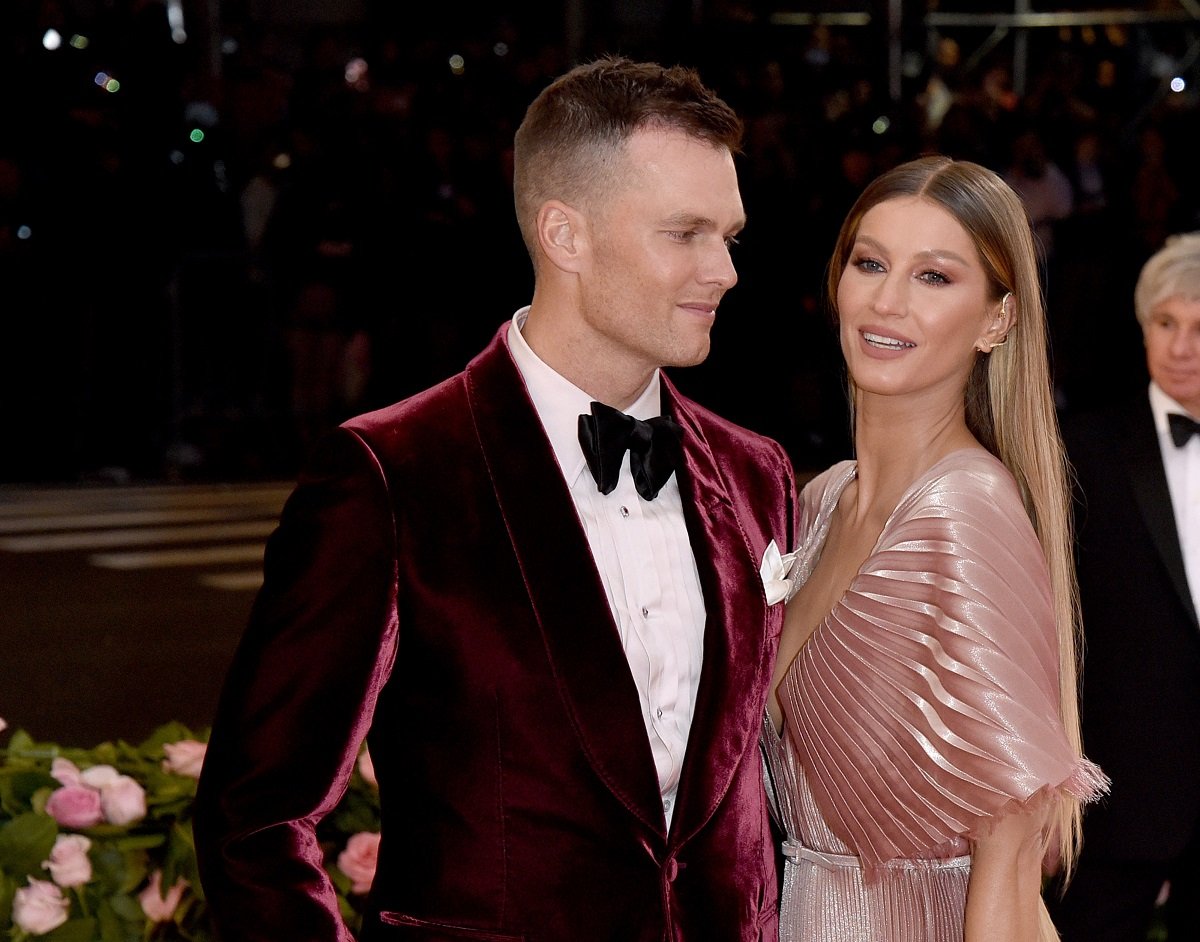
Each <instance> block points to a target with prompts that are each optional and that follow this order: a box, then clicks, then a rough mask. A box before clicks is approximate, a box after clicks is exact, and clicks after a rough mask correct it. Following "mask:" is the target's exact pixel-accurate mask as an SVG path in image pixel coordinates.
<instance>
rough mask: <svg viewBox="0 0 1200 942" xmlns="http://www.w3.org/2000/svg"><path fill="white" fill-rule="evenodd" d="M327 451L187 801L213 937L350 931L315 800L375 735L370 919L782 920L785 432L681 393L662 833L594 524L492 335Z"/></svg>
mask: <svg viewBox="0 0 1200 942" xmlns="http://www.w3.org/2000/svg"><path fill="white" fill-rule="evenodd" d="M506 330H507V325H506V326H505V327H503V328H501V330H500V332H499V334H497V336H496V338H495V340H493V342H492V343H491V344H490V345H489V347H488V348H487V349H486V350H485V351H484V352H483V353H481V354H480V355H479V356H478V357H476V358H475V359H474V360H473V361H472V362H471V363H470V364H469V365H468V367H467V369H466V370H465V371H464V372H463V373H461V374H459V375H458V376H455V377H453V378H452V379H449V380H447V381H446V382H444V383H442V384H441V385H439V386H436V387H434V388H433V389H431V390H428V391H426V392H424V393H421V394H419V395H417V396H415V397H413V398H411V399H408V400H406V401H404V402H401V403H398V404H396V405H393V406H391V407H389V408H387V409H383V410H381V411H379V412H376V413H372V414H369V415H365V416H361V417H359V418H357V419H354V420H352V421H350V422H348V423H346V425H345V426H343V427H342V428H341V429H339V430H338V431H337V432H336V433H335V434H334V435H333V436H332V437H331V439H330V440H329V441H328V442H327V443H326V444H325V445H324V446H323V447H322V448H321V449H320V450H319V452H318V454H317V456H316V458H315V459H314V461H313V462H312V463H311V465H310V466H309V468H308V469H307V470H306V471H305V473H304V474H303V475H302V477H301V479H300V483H299V486H298V487H297V489H296V491H295V492H294V494H293V495H292V496H291V498H290V499H289V500H288V503H287V505H286V507H285V509H284V512H283V516H282V519H281V522H280V526H279V529H278V530H277V532H276V533H275V534H274V535H273V536H272V537H271V540H270V542H269V545H268V548H267V553H266V579H265V583H264V586H263V589H262V591H261V593H260V595H259V597H258V599H257V601H256V603H255V606H254V610H253V614H252V616H251V620H250V625H249V627H248V629H247V632H246V635H245V637H244V639H243V641H242V644H241V646H240V648H239V650H238V652H237V654H236V656H235V659H234V663H233V666H232V668H231V671H230V674H229V677H228V678H227V680H226V684H225V688H224V693H223V695H222V699H221V705H220V708H219V711H218V716H217V719H216V722H215V726H214V730H213V735H212V741H211V743H210V746H209V750H208V754H207V757H206V760H205V766H204V772H203V775H202V778H201V782H200V789H199V795H198V797H197V802H196V820H195V833H196V846H197V851H198V854H199V858H200V865H201V875H202V878H203V886H204V890H205V892H206V894H207V897H208V901H209V904H210V906H211V910H212V913H213V916H214V919H215V921H216V925H217V928H218V931H219V934H220V937H221V938H222V939H223V940H225V942H242V940H247V942H248V940H255V942H282V940H286V942H304V940H335V939H347V938H349V933H348V932H347V930H346V928H345V926H344V925H343V923H342V920H341V919H340V917H339V915H338V911H337V905H336V900H335V897H334V894H333V892H332V889H331V886H330V884H329V881H328V879H327V877H326V874H325V872H324V870H323V869H322V853H321V849H320V848H319V847H318V845H317V842H316V840H315V837H314V827H315V825H316V823H317V821H318V820H319V819H320V818H321V817H322V815H324V814H325V813H327V812H328V811H329V810H330V809H332V808H333V807H334V806H335V805H336V804H337V802H338V801H339V799H340V797H341V796H342V794H343V792H344V790H345V786H346V782H347V779H348V777H349V775H350V772H351V770H352V768H353V766H354V763H355V760H356V754H357V751H358V747H359V744H360V742H361V741H362V739H363V737H364V736H368V742H369V745H370V749H371V755H372V759H373V761H374V765H375V771H376V775H377V777H378V780H379V787H380V800H381V805H382V818H383V823H382V839H381V844H380V851H379V867H378V871H377V874H376V878H375V883H374V887H373V888H372V890H371V893H370V897H369V900H368V912H367V916H366V920H365V923H364V928H363V930H362V937H363V938H364V939H366V940H381V939H397V940H399V939H411V940H427V942H432V940H471V939H476V940H488V942H507V940H517V939H524V940H530V942H568V940H569V942H588V940H613V942H658V940H701V939H704V940H710V939H719V940H722V942H736V940H746V942H750V940H754V942H758V940H760V939H774V938H775V931H776V929H775V926H776V918H777V915H776V905H777V901H776V878H775V865H774V858H775V849H774V840H773V835H772V832H771V829H770V824H769V819H768V814H767V808H766V803H765V799H764V792H763V786H762V783H761V772H760V759H759V752H758V733H759V729H760V726H761V717H762V712H763V707H764V703H765V698H766V691H767V685H768V683H769V679H770V677H771V667H772V662H773V660H774V656H775V650H776V645H777V642H778V638H779V631H780V628H781V625H782V621H783V605H782V604H777V605H773V606H768V605H767V602H766V598H765V595H764V590H763V584H762V580H761V578H760V576H759V573H758V568H759V564H760V561H761V559H762V556H763V551H764V550H765V548H766V546H767V544H768V543H769V542H770V541H771V540H772V539H774V540H775V541H776V542H777V543H778V545H779V546H780V549H781V551H786V550H788V549H790V546H789V545H787V544H788V543H789V542H790V540H791V534H792V533H793V532H794V529H795V521H794V514H795V503H794V501H795V486H794V480H793V477H792V471H791V467H790V465H789V463H788V460H787V458H786V456H785V454H784V453H783V451H782V449H781V448H780V447H779V446H778V445H777V444H775V443H773V442H771V441H768V440H766V439H764V438H761V437H759V436H757V435H753V434H751V433H749V432H747V431H745V430H743V429H740V428H738V427H736V426H734V425H732V424H730V423H728V422H726V421H724V420H722V419H720V418H718V417H716V416H714V415H713V414H711V413H710V412H708V411H706V410H704V409H702V408H700V407H698V406H697V405H695V404H694V403H692V402H690V401H688V400H686V399H685V398H683V397H681V396H680V395H679V394H678V393H677V392H676V390H675V389H674V387H672V386H671V385H670V383H668V382H665V380H664V385H665V390H666V392H665V400H666V402H667V403H668V406H669V409H668V411H669V412H670V414H672V415H673V416H674V417H675V419H676V420H677V421H678V422H679V423H680V424H681V425H682V427H683V430H684V443H683V447H684V454H685V463H686V467H685V468H684V469H683V470H682V471H681V472H680V487H681V489H682V493H683V502H684V508H685V514H686V518H687V526H688V530H689V533H690V534H691V539H692V543H693V546H694V550H695V556H696V561H697V564H698V567H699V571H700V577H701V583H702V586H703V590H704V596H705V603H706V606H707V613H708V617H707V624H706V626H705V652H704V667H703V672H702V675H701V680H700V688H699V692H698V701H697V705H696V710H695V718H694V722H693V725H692V729H691V734H690V739H689V745H688V750H687V755H686V758H685V763H684V767H683V773H682V781H681V784H680V788H679V794H678V797H677V804H676V810H675V814H674V819H673V824H672V827H671V829H670V832H669V833H668V831H667V829H666V826H665V822H664V816H663V810H662V802H661V796H660V794H659V789H658V781H657V777H656V773H655V768H654V761H653V758H652V755H651V751H650V745H649V743H648V741H647V738H646V732H645V727H644V725H643V722H642V719H641V716H640V706H639V700H638V696H637V691H636V688H635V686H634V682H633V678H632V676H631V674H630V671H629V667H628V665H627V662H626V659H625V655H624V652H623V650H622V647H621V642H620V639H619V637H618V634H617V630H616V627H615V625H614V623H613V620H612V616H611V615H610V613H609V608H608V604H607V601H606V598H605V595H604V589H603V587H602V584H601V582H600V578H599V576H598V575H597V572H596V568H595V564H594V563H593V561H592V557H591V555H590V552H589V550H588V544H587V539H586V537H585V536H584V532H583V529H582V526H581V524H580V523H579V520H578V517H577V515H576V513H575V509H574V505H573V503H572V501H571V497H570V494H569V492H568V490H567V487H566V484H565V483H564V481H563V479H562V475H561V474H560V472H559V470H558V466H557V464H556V462H555V459H554V456H553V452H552V451H551V448H550V444H549V442H548V441H547V439H546V437H545V435H544V433H543V431H542V427H541V424H540V423H539V421H538V418H537V416H536V414H535V412H534V410H533V406H532V404H531V403H530V401H529V399H528V397H527V395H526V392H525V389H524V385H523V384H522V382H521V379H520V375H519V373H518V372H517V369H516V367H515V365H514V364H513V362H512V360H511V358H510V356H509V354H508V349H507V346H506V345H505V342H504V337H505V332H506Z"/></svg>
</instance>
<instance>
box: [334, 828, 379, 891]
mask: <svg viewBox="0 0 1200 942" xmlns="http://www.w3.org/2000/svg"><path fill="white" fill-rule="evenodd" d="M378 863H379V835H378V834H374V833H372V832H370V831H359V832H358V833H357V834H355V835H353V836H352V837H351V838H350V840H348V841H346V849H345V850H343V851H342V852H341V853H340V854H338V859H337V865H338V869H339V870H341V871H342V873H344V874H346V876H348V877H349V878H350V881H351V884H352V885H351V887H350V892H351V893H359V894H361V893H366V892H367V891H368V890H369V889H371V883H372V881H373V880H374V879H375V867H376V865H377V864H378Z"/></svg>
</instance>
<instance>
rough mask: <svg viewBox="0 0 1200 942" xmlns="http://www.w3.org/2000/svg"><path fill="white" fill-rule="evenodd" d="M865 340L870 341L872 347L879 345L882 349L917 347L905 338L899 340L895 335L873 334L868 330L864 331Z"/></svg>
mask: <svg viewBox="0 0 1200 942" xmlns="http://www.w3.org/2000/svg"><path fill="white" fill-rule="evenodd" d="M862 336H863V340H865V341H866V342H867V343H869V344H870V345H871V346H872V347H878V348H879V349H880V350H908V349H910V348H912V347H915V346H916V344H915V343H908V342H907V341H904V340H897V339H896V338H895V337H884V336H882V335H880V334H872V333H869V332H868V331H865V330H864V331H863V332H862Z"/></svg>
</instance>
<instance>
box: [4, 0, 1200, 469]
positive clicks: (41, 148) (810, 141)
mask: <svg viewBox="0 0 1200 942" xmlns="http://www.w3.org/2000/svg"><path fill="white" fill-rule="evenodd" d="M268 6H270V5H269V4H257V5H255V4H248V3H237V2H232V0H230V2H226V3H225V4H223V5H210V7H212V8H214V9H217V8H219V9H220V10H221V15H222V17H223V20H222V22H221V23H219V24H200V26H201V27H203V34H202V38H198V37H197V32H196V30H197V29H198V28H199V27H198V25H197V24H193V23H187V22H186V21H181V20H180V19H179V17H178V11H179V10H184V11H187V10H189V9H191V7H190V6H189V5H187V4H184V5H183V6H179V5H177V4H172V3H164V2H162V0H108V2H99V0H97V2H96V3H95V4H93V5H90V6H88V7H87V9H86V10H85V9H81V8H80V6H79V5H77V4H76V5H73V4H72V3H70V2H69V0H38V2H24V0H22V2H18V3H16V4H13V5H8V4H6V5H5V8H4V11H3V12H2V13H0V44H2V46H0V55H2V56H3V61H4V62H5V63H6V64H8V66H9V68H8V88H7V89H6V92H7V93H6V95H5V97H4V102H3V104H2V105H0V108H2V109H3V111H2V112H0V121H2V122H3V124H2V125H0V126H2V127H3V133H2V134H0V291H2V292H3V295H2V297H3V302H2V304H0V310H2V311H3V314H4V326H3V334H0V336H2V337H3V341H2V342H0V383H2V384H3V385H2V386H0V420H2V422H3V425H4V432H5V433H4V438H5V441H6V443H7V444H6V446H5V447H4V449H3V450H2V451H0V480H7V481H43V480H80V479H84V480H95V479H101V480H127V479H131V478H139V479H160V478H166V479H194V478H239V477H247V476H277V475H284V476H287V475H290V474H291V473H293V471H294V469H295V466H296V464H297V462H298V461H299V460H300V459H301V458H302V456H303V454H304V453H305V450H306V448H307V447H308V445H309V444H310V443H311V441H312V439H313V437H314V436H316V435H319V434H320V433H321V431H322V430H324V429H325V428H327V427H329V426H330V425H331V424H333V423H336V422H338V421H340V420H342V419H344V418H346V417H348V416H349V415H351V414H354V413H356V412H360V411H363V410H365V409H369V408H373V407H376V406H379V405H383V404H386V403H387V402H391V401H394V400H395V399H397V398H400V397H402V396H404V395H407V394H409V393H411V392H414V391H416V390H418V389H420V388H423V387H424V386H427V385H429V384H430V383H432V382H434V381H436V380H437V379H439V378H441V377H443V376H445V375H448V374H450V373H452V372H455V371H457V370H458V369H460V368H461V367H462V365H463V364H464V363H465V361H466V360H467V359H468V358H469V357H470V355H471V354H472V353H473V352H474V351H475V350H477V349H478V348H480V347H481V346H482V345H483V344H484V343H485V342H486V341H487V339H489V337H490V336H491V334H492V333H493V332H494V330H495V329H496V327H497V326H498V325H499V324H500V322H501V321H503V320H504V319H506V318H507V317H508V316H509V315H510V314H511V313H512V312H513V311H514V310H515V309H516V308H517V307H519V306H521V305H522V304H524V303H526V302H527V301H528V296H529V292H530V289H531V285H532V278H531V273H530V267H529V261H528V257H527V256H526V254H525V250H524V248H523V246H522V244H521V242H520V237H519V234H518V232H517V227H516V224H515V221H514V219H513V211H512V200H511V181H510V175H509V165H510V158H511V141H512V133H513V130H514V128H515V127H516V124H517V122H518V121H519V120H520V117H521V115H522V113H523V111H524V108H525V105H526V104H527V103H528V102H529V101H530V100H531V99H532V98H533V96H534V95H535V94H536V92H537V91H538V90H539V89H540V88H541V87H542V86H543V85H544V84H545V83H546V82H547V81H548V80H549V79H550V78H551V77H553V76H554V75H556V74H558V73H559V72H561V71H563V70H564V69H565V68H566V67H568V66H569V65H570V63H571V61H572V59H578V58H587V57H590V56H592V55H595V54H599V53H601V52H623V53H626V54H629V55H633V56H637V57H647V58H656V59H660V60H662V61H673V62H684V63H686V64H689V65H694V66H697V67H698V68H699V69H700V70H701V72H702V74H703V76H704V77H705V79H706V81H707V82H708V83H709V84H711V85H713V86H714V87H716V88H717V89H718V90H719V91H720V92H721V94H722V95H723V96H724V97H726V98H727V99H728V100H729V101H730V102H731V103H732V104H733V105H734V106H735V107H736V108H737V109H738V111H739V112H740V113H741V114H742V115H743V117H744V118H745V119H746V122H747V140H746V151H745V154H744V156H743V157H742V158H741V160H740V166H739V172H740V174H741V180H742V187H743V197H744V200H745V203H746V207H747V212H748V216H749V220H750V222H749V226H748V227H747V229H746V232H745V234H744V237H743V238H742V239H741V240H740V245H739V246H738V248H737V249H736V250H735V251H736V253H737V254H736V256H735V261H736V263H737V265H738V270H739V273H740V276H741V283H740V284H739V286H738V287H737V288H736V289H735V290H734V291H733V292H732V293H731V294H730V295H729V296H728V298H727V300H726V302H725V303H724V304H723V305H722V308H721V313H720V315H719V318H718V325H717V328H716V333H715V341H714V352H713V355H712V356H711V358H710V360H709V361H708V362H707V363H706V364H705V365H703V366H701V367H698V368H695V369H693V370H689V371H686V372H685V373H681V374H679V375H678V376H677V379H678V381H679V384H680V385H681V386H682V387H683V388H684V389H685V390H687V391H689V392H690V393H692V394H693V395H695V396H697V397H698V398H701V399H702V400H703V401H705V402H707V403H708V404H710V405H712V406H713V407H714V408H716V409H717V410H718V411H721V412H724V413H725V414H727V415H729V416H730V417H732V418H734V419H736V420H739V421H741V422H742V423H743V424H745V425H748V426H750V427H752V428H755V429H757V430H759V431H762V432H765V433H766V434H769V435H772V436H774V437H776V438H777V439H779V440H780V441H781V442H783V443H784V445H785V446H786V447H787V448H788V450H789V451H790V452H791V453H792V455H793V458H794V459H795V461H796V463H797V465H798V466H800V467H818V466H823V465H824V464H827V463H828V462H829V461H831V460H834V459H836V458H840V457H843V456H844V455H845V454H846V452H847V449H848V429H847V423H846V415H845V407H844V404H843V380H842V377H841V375H840V357H839V356H838V354H837V351H836V346H835V339H834V335H833V333H832V331H831V328H830V325H829V322H828V317H827V313H826V310H825V306H824V300H823V288H822V279H823V272H824V267H825V262H826V259H827V256H828V253H829V251H830V248H831V246H832V241H833V237H834V235H835V233H836V229H837V226H838V224H839V223H840V221H841V218H842V216H843V214H844V213H845V211H846V210H847V209H848V208H849V205H850V203H851V202H852V200H853V199H854V197H855V196H856V195H857V193H858V192H859V190H860V189H861V188H862V187H863V185H864V184H865V183H866V182H867V181H868V180H869V179H870V178H872V177H873V176H875V175H876V174H877V173H878V172H880V171H882V170H884V169H886V168H887V167H890V166H892V165H894V164H895V163H898V162H900V161H901V160H904V159H907V158H908V157H911V156H913V155H915V154H917V153H920V152H925V151H941V152H945V153H948V154H951V155H952V156H955V157H961V158H967V159H971V160H976V161H978V162H980V163H983V164H985V165H987V166H989V167H992V168H993V169H995V170H997V171H998V172H1001V173H1002V174H1003V175H1004V176H1005V177H1006V178H1007V179H1008V180H1009V181H1010V182H1011V183H1012V185H1013V186H1014V188H1016V189H1017V190H1018V192H1020V193H1021V195H1022V197H1023V198H1024V199H1025V201H1026V205H1027V207H1028V209H1029V212H1030V215H1031V217H1032V219H1033V221H1034V223H1035V226H1036V228H1037V231H1038V234H1039V237H1040V239H1041V242H1042V247H1043V252H1044V264H1045V276H1046V281H1045V289H1046V293H1047V296H1048V299H1049V310H1050V314H1051V319H1052V322H1053V334H1054V336H1053V338H1052V339H1053V357H1054V364H1055V370H1056V376H1057V382H1058V390H1057V391H1058V396H1059V402H1060V405H1061V406H1062V407H1063V408H1064V409H1073V408H1080V407H1083V406H1085V405H1094V404H1098V403H1099V402H1101V401H1102V400H1105V399H1106V398H1108V397H1114V396H1116V395H1118V394H1121V393H1123V392H1125V391H1127V390H1129V389H1130V388H1132V387H1134V386H1137V385H1139V384H1141V383H1144V382H1145V373H1144V366H1143V365H1142V357H1141V353H1140V335H1139V332H1138V328H1137V324H1136V321H1135V320H1134V317H1133V314H1132V290H1133V282H1134V279H1135V278H1136V274H1137V272H1138V270H1139V269H1140V267H1141V265H1142V263H1143V262H1144V261H1145V259H1146V258H1147V257H1148V256H1149V255H1150V254H1151V253H1152V252H1153V251H1154V250H1155V249H1156V248H1158V247H1159V246H1160V245H1161V243H1162V240H1163V239H1164V237H1165V236H1166V235H1168V234H1169V233H1172V232H1178V231H1184V230H1189V229H1196V228H1200V216H1198V213H1200V190H1198V184H1200V175H1197V174H1196V172H1195V170H1194V168H1195V167H1196V166H1200V161H1198V159H1197V158H1198V157H1200V154H1197V149H1198V148H1200V135H1197V134H1195V133H1194V129H1195V127H1196V123H1195V122H1196V119H1197V86H1198V85H1200V74H1198V72H1197V68H1196V66H1195V64H1194V62H1193V60H1194V58H1195V53H1196V50H1197V48H1200V47H1198V43H1200V29H1197V28H1196V26H1193V25H1187V24H1181V23H1179V22H1175V23H1169V24H1161V23H1160V24H1157V25H1156V24H1152V23H1151V24H1144V25H1140V26H1139V25H1126V26H1120V27H1108V28H1101V27H1079V26H1077V27H1072V28H1069V29H1066V28H1064V29H1034V30H1029V31H1028V33H1029V35H1028V36H1027V40H1028V52H1027V55H1026V56H1024V57H1023V58H1021V59H1020V60H1019V61H1018V59H1017V57H1016V55H1015V49H1016V47H1015V45H1014V41H1015V31H1013V32H1010V33H1009V34H1008V35H1007V36H1005V37H1004V38H1003V39H1001V40H1000V41H998V42H991V41H990V39H989V37H990V34H989V32H988V31H987V30H979V29H975V30H966V29H964V30H960V31H959V32H957V33H952V32H949V31H947V32H940V33H936V34H935V33H932V32H927V31H925V30H924V29H923V28H922V29H921V30H919V31H916V32H913V31H911V30H910V33H912V35H910V36H908V37H907V39H906V44H907V45H906V54H905V56H904V57H903V59H902V62H901V65H902V69H903V74H902V77H901V78H902V84H901V89H902V94H901V95H900V97H899V99H898V100H894V99H893V97H892V95H891V94H890V93H889V89H891V88H894V78H893V77H892V76H889V75H888V74H887V70H886V69H887V67H886V63H887V61H888V57H887V48H886V36H885V35H884V34H883V33H882V31H881V29H880V27H879V25H878V23H877V22H876V24H875V25H872V26H866V27H853V26H845V27H831V26H821V25H812V24H809V25H800V26H783V25H776V24H773V23H772V22H771V19H770V17H769V15H768V12H767V11H764V10H761V9H757V8H756V7H755V5H753V4H739V3H736V2H724V3H708V4H694V3H689V4H676V3H663V4H661V5H659V6H658V7H655V6H653V5H651V8H653V9H656V10H658V11H659V12H658V13H657V14H654V15H647V14H646V13H645V12H644V9H643V12H642V13H641V14H637V13H635V12H631V11H634V9H635V8H636V7H637V6H638V5H636V4H633V5H630V4H620V3H613V4H611V5H610V7H611V9H610V8H609V7H606V8H605V9H606V11H607V12H606V13H605V14H604V15H600V14H599V13H596V12H595V11H594V10H593V11H592V13H591V17H592V19H591V20H590V21H589V22H588V23H587V24H586V29H583V30H579V29H578V28H577V27H578V24H576V29H575V32H572V25H571V24H570V23H569V22H564V21H563V20H562V18H548V17H547V16H546V15H545V13H544V11H543V12H541V13H538V12H537V11H536V10H535V9H534V8H535V7H536V6H537V5H536V4H529V10H528V11H526V12H524V13H523V12H522V8H521V7H520V6H519V5H518V6H515V7H513V12H511V13H510V14H507V15H500V14H497V13H496V12H495V11H494V10H493V9H491V8H492V7H493V6H494V5H492V4H486V3H475V4H472V3H463V4H450V5H447V6H446V7H445V8H437V9H426V10H414V9H412V6H413V5H410V4H390V3H384V2H379V3H377V4H375V5H372V4H371V3H369V2H367V3H366V4H365V6H364V7H363V9H362V16H361V17H358V18H357V19H356V20H355V21H353V22H347V21H341V22H336V23H329V22H325V23H319V24H313V25H309V26H304V25H303V24H301V23H298V22H296V21H290V22H268V21H265V20H264V19H262V18H261V17H260V18H256V17H255V16H252V15H251V8H252V7H256V8H257V9H258V10H259V11H261V10H262V9H263V8H264V7H268ZM582 6H587V5H586V4H585V5H582ZM593 6H595V7H601V6H603V4H594V5H593ZM759 6H762V5H761V4H760V5H759ZM876 6H882V4H876ZM701 9H703V11H704V12H703V15H701V14H700V13H698V12H697V11H698V10H701ZM614 11H615V12H614ZM877 19H878V18H877ZM1197 25H1200V24H1197ZM188 30H191V32H187V31H188ZM185 32H187V38H186V39H185V38H184V33H185ZM1172 80H1176V81H1175V82H1174V86H1175V87H1174V89H1173V88H1172Z"/></svg>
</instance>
